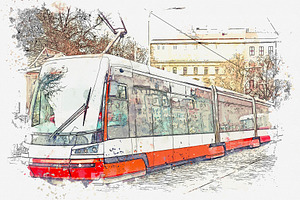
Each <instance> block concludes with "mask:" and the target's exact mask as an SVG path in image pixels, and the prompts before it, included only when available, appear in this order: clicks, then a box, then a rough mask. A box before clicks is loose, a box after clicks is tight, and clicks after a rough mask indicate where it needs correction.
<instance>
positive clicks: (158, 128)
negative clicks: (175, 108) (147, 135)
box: [151, 90, 171, 135]
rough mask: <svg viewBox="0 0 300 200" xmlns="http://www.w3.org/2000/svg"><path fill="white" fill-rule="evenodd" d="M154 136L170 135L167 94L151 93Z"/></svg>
mask: <svg viewBox="0 0 300 200" xmlns="http://www.w3.org/2000/svg"><path fill="white" fill-rule="evenodd" d="M151 96H152V119H153V134H154V135H170V134H171V112H170V103H169V99H168V96H167V93H163V92H161V91H154V90H152V91H151Z"/></svg>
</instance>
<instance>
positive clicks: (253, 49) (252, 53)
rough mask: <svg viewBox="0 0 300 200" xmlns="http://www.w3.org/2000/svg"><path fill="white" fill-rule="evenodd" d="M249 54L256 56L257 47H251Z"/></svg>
mask: <svg viewBox="0 0 300 200" xmlns="http://www.w3.org/2000/svg"><path fill="white" fill-rule="evenodd" d="M249 55H250V56H254V55H255V47H254V46H251V47H249Z"/></svg>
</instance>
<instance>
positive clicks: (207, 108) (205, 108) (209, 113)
mask: <svg viewBox="0 0 300 200" xmlns="http://www.w3.org/2000/svg"><path fill="white" fill-rule="evenodd" d="M190 91H191V94H190V95H191V96H192V100H190V104H189V106H188V108H189V109H188V120H189V121H188V122H189V132H190V133H192V134H193V133H194V134H195V133H213V132H214V119H213V109H212V101H211V93H210V92H208V91H204V90H200V89H198V88H191V89H190Z"/></svg>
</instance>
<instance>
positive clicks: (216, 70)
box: [150, 28, 278, 82]
mask: <svg viewBox="0 0 300 200" xmlns="http://www.w3.org/2000/svg"><path fill="white" fill-rule="evenodd" d="M277 43H278V39H277V35H275V34H274V33H266V32H258V31H256V30H250V29H248V28H229V29H228V30H226V31H220V30H217V29H199V28H198V29H197V30H196V31H195V32H194V33H193V34H191V35H190V38H189V37H187V36H181V37H178V38H159V39H153V40H152V41H151V43H150V65H151V66H153V67H156V68H160V69H163V70H167V71H170V72H173V73H175V74H180V75H184V76H190V77H192V78H194V79H196V80H202V81H203V79H204V78H209V79H210V80H211V81H212V82H213V79H214V77H215V76H216V75H220V76H222V75H224V69H223V68H222V67H221V66H220V65H221V64H222V63H224V62H226V61H227V60H230V59H232V58H233V57H234V55H235V54H241V55H243V56H244V58H245V61H246V62H247V63H251V62H256V61H257V58H258V57H263V56H266V55H270V54H272V55H273V54H276V53H277Z"/></svg>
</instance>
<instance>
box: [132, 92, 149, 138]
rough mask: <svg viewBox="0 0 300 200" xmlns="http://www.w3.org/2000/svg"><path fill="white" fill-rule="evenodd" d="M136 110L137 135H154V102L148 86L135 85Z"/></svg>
mask: <svg viewBox="0 0 300 200" xmlns="http://www.w3.org/2000/svg"><path fill="white" fill-rule="evenodd" d="M134 94H135V96H136V98H135V110H136V119H135V124H136V135H137V136H138V137H141V136H150V135H152V114H151V112H152V108H151V107H152V102H151V95H150V90H149V89H146V88H140V87H135V88H134Z"/></svg>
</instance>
